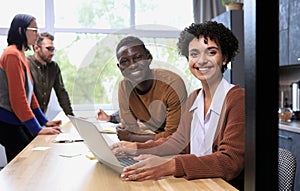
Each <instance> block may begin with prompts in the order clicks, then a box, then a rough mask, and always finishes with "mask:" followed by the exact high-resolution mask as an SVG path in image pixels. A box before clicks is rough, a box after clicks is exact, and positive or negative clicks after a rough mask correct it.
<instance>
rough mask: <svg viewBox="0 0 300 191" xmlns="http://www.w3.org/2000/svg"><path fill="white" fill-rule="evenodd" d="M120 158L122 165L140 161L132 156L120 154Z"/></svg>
mask: <svg viewBox="0 0 300 191" xmlns="http://www.w3.org/2000/svg"><path fill="white" fill-rule="evenodd" d="M118 160H119V162H120V164H121V166H122V167H126V166H130V165H133V164H135V163H137V162H138V161H136V160H134V159H133V158H132V157H131V156H120V157H118Z"/></svg>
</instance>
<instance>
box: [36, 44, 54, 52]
mask: <svg viewBox="0 0 300 191" xmlns="http://www.w3.org/2000/svg"><path fill="white" fill-rule="evenodd" d="M38 47H40V48H42V46H41V45H38ZM44 47H45V48H46V49H47V50H48V51H49V52H54V51H55V47H53V46H44Z"/></svg>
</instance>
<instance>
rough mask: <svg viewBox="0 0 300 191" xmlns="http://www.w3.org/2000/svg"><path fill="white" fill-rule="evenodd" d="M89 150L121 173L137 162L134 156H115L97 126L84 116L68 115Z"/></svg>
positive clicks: (99, 159) (101, 161)
mask: <svg viewBox="0 0 300 191" xmlns="http://www.w3.org/2000/svg"><path fill="white" fill-rule="evenodd" d="M68 117H69V119H70V121H71V122H72V124H73V126H74V127H75V128H76V129H77V131H78V133H79V135H80V136H81V138H82V139H83V140H84V142H85V143H86V144H87V146H88V148H89V150H90V151H91V152H92V153H93V154H94V155H95V157H96V158H97V160H98V161H99V162H100V163H103V164H105V165H106V166H108V167H110V168H111V169H113V170H114V171H116V172H118V173H119V174H121V173H122V172H123V168H124V167H126V166H129V165H132V164H134V163H136V162H137V161H135V160H134V159H133V158H132V156H115V155H114V153H113V152H112V151H111V149H110V147H109V145H108V144H107V142H106V141H105V138H104V137H103V135H102V133H101V132H100V131H99V130H98V128H97V126H96V125H95V124H94V123H93V122H90V121H87V120H85V119H82V118H78V117H74V116H70V115H69V116H68Z"/></svg>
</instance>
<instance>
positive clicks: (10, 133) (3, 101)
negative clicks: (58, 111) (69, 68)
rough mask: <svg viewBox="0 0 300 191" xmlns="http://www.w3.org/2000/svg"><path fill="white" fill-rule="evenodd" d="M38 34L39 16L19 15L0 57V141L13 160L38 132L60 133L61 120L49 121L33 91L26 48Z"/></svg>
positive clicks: (10, 29) (12, 24)
mask: <svg viewBox="0 0 300 191" xmlns="http://www.w3.org/2000/svg"><path fill="white" fill-rule="evenodd" d="M38 36H39V33H38V27H37V23H36V19H35V18H34V17H33V16H31V15H27V14H17V15H16V16H15V17H14V18H13V20H12V22H11V26H10V28H9V31H8V36H7V43H8V46H7V48H6V49H5V50H4V52H3V54H2V56H1V58H0V144H2V145H3V146H4V147H5V151H6V157H7V161H8V162H9V161H11V160H12V159H13V158H14V157H15V156H16V155H17V154H18V153H19V152H20V151H22V149H23V148H24V147H25V146H26V145H27V144H28V143H30V141H31V140H32V139H33V138H34V137H35V136H36V135H37V134H59V133H60V130H59V125H60V124H61V121H60V120H57V121H48V119H47V118H46V116H45V115H44V114H43V112H42V111H41V109H40V107H39V104H38V102H37V99H36V97H35V95H34V93H33V81H32V78H31V75H30V69H29V63H28V61H27V59H26V57H25V51H26V50H28V49H30V48H29V47H30V46H31V45H34V44H35V42H36V40H37V38H38Z"/></svg>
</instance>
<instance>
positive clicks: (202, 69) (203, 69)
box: [198, 68, 208, 71]
mask: <svg viewBox="0 0 300 191" xmlns="http://www.w3.org/2000/svg"><path fill="white" fill-rule="evenodd" d="M198 70H200V71H205V70H208V68H198Z"/></svg>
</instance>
